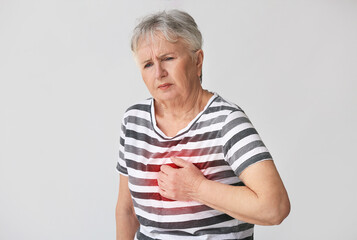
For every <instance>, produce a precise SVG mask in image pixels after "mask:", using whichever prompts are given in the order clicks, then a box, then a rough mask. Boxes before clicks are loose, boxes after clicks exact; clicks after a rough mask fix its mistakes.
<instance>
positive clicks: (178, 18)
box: [131, 10, 202, 53]
mask: <svg viewBox="0 0 357 240" xmlns="http://www.w3.org/2000/svg"><path fill="white" fill-rule="evenodd" d="M157 32H161V33H162V34H163V35H164V37H165V38H166V40H167V41H169V42H173V43H174V42H177V41H178V39H179V38H181V39H182V40H184V41H185V42H186V43H187V44H188V47H189V48H190V50H191V51H197V50H199V49H201V48H202V35H201V32H200V31H199V30H198V27H197V24H196V22H195V20H194V19H193V18H192V17H191V16H190V15H189V14H188V13H186V12H183V11H179V10H170V11H167V12H166V11H162V12H158V13H155V14H152V15H148V16H146V17H144V18H143V19H142V20H141V22H140V23H139V24H138V25H137V26H136V27H135V29H134V32H133V36H132V38H131V50H132V51H133V52H134V53H135V52H136V50H137V48H138V44H139V40H140V39H141V38H142V37H143V36H151V37H154V36H155V34H157Z"/></svg>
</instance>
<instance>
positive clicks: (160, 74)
mask: <svg viewBox="0 0 357 240" xmlns="http://www.w3.org/2000/svg"><path fill="white" fill-rule="evenodd" d="M155 66H156V67H155V77H156V79H162V78H164V77H166V76H167V71H166V70H165V68H164V67H163V66H162V64H161V63H160V62H158V63H157V64H155Z"/></svg>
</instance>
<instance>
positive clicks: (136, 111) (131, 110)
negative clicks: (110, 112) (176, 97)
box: [123, 98, 152, 123]
mask: <svg viewBox="0 0 357 240" xmlns="http://www.w3.org/2000/svg"><path fill="white" fill-rule="evenodd" d="M151 104H152V98H147V99H145V100H142V101H139V102H137V103H135V104H133V105H131V106H130V107H128V108H127V109H126V111H125V113H124V116H123V122H124V123H126V122H127V121H128V118H131V117H140V118H144V119H149V118H150V113H151Z"/></svg>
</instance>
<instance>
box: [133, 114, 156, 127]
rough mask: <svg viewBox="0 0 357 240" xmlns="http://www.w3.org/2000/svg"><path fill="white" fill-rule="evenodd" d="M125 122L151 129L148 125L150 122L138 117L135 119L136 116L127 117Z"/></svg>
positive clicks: (150, 125)
mask: <svg viewBox="0 0 357 240" xmlns="http://www.w3.org/2000/svg"><path fill="white" fill-rule="evenodd" d="M127 121H128V123H133V124H136V125H139V126H142V127H146V128H148V129H152V124H151V123H150V121H148V120H146V119H144V118H140V117H136V116H128V117H127Z"/></svg>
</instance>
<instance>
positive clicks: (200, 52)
mask: <svg viewBox="0 0 357 240" xmlns="http://www.w3.org/2000/svg"><path fill="white" fill-rule="evenodd" d="M195 54H196V66H197V75H198V76H199V77H200V76H201V75H202V64H203V50H202V49H200V50H197V51H196V53H195Z"/></svg>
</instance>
